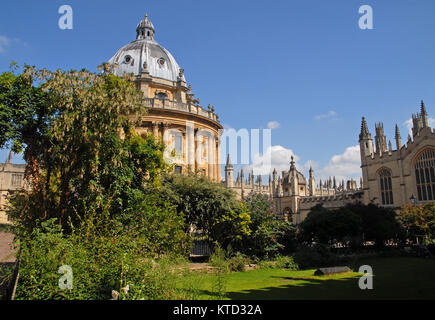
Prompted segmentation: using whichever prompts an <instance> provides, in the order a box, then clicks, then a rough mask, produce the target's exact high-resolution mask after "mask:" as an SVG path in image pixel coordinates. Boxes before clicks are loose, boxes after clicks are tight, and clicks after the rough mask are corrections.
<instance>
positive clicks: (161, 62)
mask: <svg viewBox="0 0 435 320" xmlns="http://www.w3.org/2000/svg"><path fill="white" fill-rule="evenodd" d="M157 62H158V63H159V65H161V66H163V65H164V64H165V59H163V58H160V59H159V60H157Z"/></svg>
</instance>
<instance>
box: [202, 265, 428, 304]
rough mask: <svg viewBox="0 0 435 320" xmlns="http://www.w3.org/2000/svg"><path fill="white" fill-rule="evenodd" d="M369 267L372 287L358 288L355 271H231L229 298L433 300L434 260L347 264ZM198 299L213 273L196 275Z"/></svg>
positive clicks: (205, 295) (205, 294)
mask: <svg viewBox="0 0 435 320" xmlns="http://www.w3.org/2000/svg"><path fill="white" fill-rule="evenodd" d="M364 264H366V265H370V266H371V267H372V268H373V273H374V279H373V290H361V289H359V286H358V279H359V277H360V275H359V274H358V273H355V272H349V273H345V274H338V275H334V276H323V277H322V276H314V271H315V270H303V271H288V270H282V269H260V270H252V271H247V272H236V273H231V274H230V275H229V276H228V282H227V290H226V291H227V297H228V298H229V299H435V260H428V259H420V258H403V257H397V258H374V259H366V260H361V261H359V262H358V263H357V264H356V265H353V266H350V267H351V268H353V270H356V271H358V268H359V266H360V265H364ZM195 278H196V279H195V280H196V283H197V284H198V286H199V287H200V296H199V298H200V299H212V298H213V292H212V284H213V279H214V278H215V276H213V275H211V274H197V275H195Z"/></svg>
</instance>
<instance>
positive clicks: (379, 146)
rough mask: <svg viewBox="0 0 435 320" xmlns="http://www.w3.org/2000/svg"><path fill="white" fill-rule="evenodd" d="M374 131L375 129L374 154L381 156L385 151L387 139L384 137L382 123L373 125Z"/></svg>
mask: <svg viewBox="0 0 435 320" xmlns="http://www.w3.org/2000/svg"><path fill="white" fill-rule="evenodd" d="M375 129H376V136H375V143H376V152H377V153H379V154H382V153H383V152H386V151H387V138H386V137H385V134H384V124H383V123H382V122H379V123H378V124H375Z"/></svg>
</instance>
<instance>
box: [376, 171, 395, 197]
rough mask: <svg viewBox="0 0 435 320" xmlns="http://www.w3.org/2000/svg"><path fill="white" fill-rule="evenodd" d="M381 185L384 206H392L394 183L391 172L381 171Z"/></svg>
mask: <svg viewBox="0 0 435 320" xmlns="http://www.w3.org/2000/svg"><path fill="white" fill-rule="evenodd" d="M378 174H379V183H380V186H381V200H382V204H383V205H391V204H393V203H394V200H393V183H392V180H391V171H390V170H388V169H385V168H384V169H381V170H380V171H379V172H378Z"/></svg>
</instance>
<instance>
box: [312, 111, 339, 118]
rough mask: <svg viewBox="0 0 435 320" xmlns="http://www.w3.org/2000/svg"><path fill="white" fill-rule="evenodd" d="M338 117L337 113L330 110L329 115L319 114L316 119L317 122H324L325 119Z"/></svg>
mask: <svg viewBox="0 0 435 320" xmlns="http://www.w3.org/2000/svg"><path fill="white" fill-rule="evenodd" d="M336 115H337V112H335V111H334V110H329V111H328V113H326V114H319V115H317V116H315V117H314V119H315V120H323V119H327V118H333V117H334V116H336Z"/></svg>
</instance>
